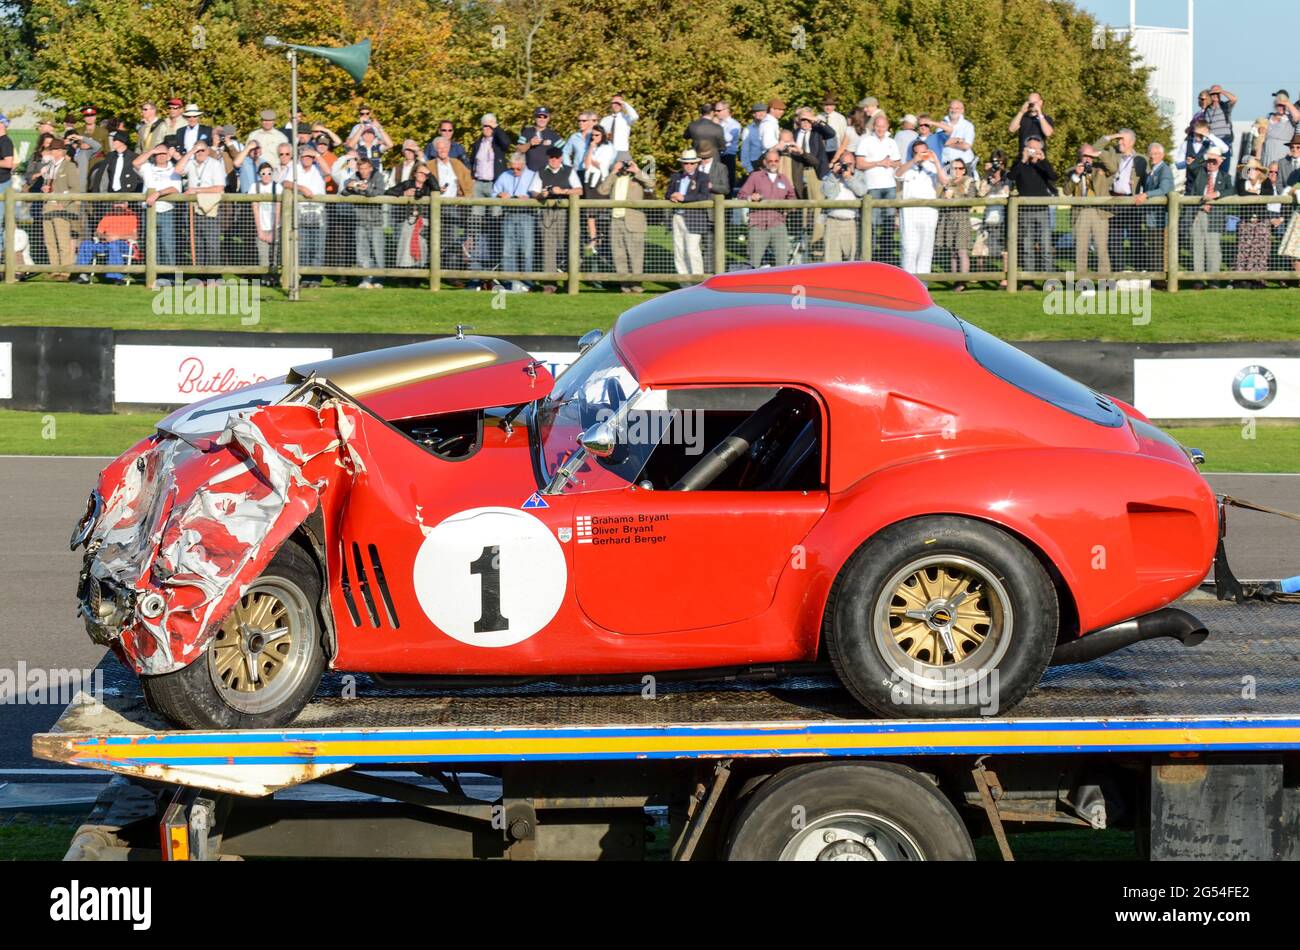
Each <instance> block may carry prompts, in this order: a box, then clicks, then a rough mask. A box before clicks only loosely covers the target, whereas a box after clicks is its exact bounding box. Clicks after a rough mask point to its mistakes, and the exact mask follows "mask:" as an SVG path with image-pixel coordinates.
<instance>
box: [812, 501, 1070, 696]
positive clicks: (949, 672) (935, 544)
mask: <svg viewBox="0 0 1300 950" xmlns="http://www.w3.org/2000/svg"><path fill="white" fill-rule="evenodd" d="M1057 626H1058V604H1057V598H1056V589H1055V587H1053V585H1052V581H1051V578H1050V577H1048V575H1047V572H1046V571H1045V570H1044V569H1043V566H1042V565H1041V564H1040V563H1039V562H1038V559H1037V558H1036V557H1034V555H1033V554H1032V553H1031V552H1030V551H1029V550H1028V549H1027V548H1026V547H1025V546H1024V545H1023V544H1021V543H1020V541H1019V540H1017V539H1016V538H1014V537H1012V536H1011V535H1009V534H1007V533H1006V532H1004V531H1001V530H999V529H998V528H995V527H993V526H992V525H988V524H985V523H983V522H980V521H973V520H970V519H967V518H958V517H952V516H933V517H926V518H917V519H914V520H912V521H905V522H901V523H900V524H896V525H892V526H891V527H889V528H886V529H885V530H884V531H882V532H881V533H880V534H878V535H877V536H876V537H874V538H872V539H871V540H870V541H869V542H867V544H865V545H863V547H862V548H861V549H860V550H859V551H858V552H857V553H856V554H855V555H854V556H853V558H852V559H851V560H850V562H849V563H848V565H847V566H846V567H845V568H844V570H843V571H842V572H841V575H840V577H839V578H838V579H837V580H836V582H835V587H834V589H833V591H832V596H831V603H830V604H829V606H828V609H827V613H826V628H825V630H824V635H825V639H826V648H827V653H828V654H829V656H830V659H831V662H832V664H833V665H834V667H835V670H836V672H837V673H838V674H839V676H840V679H841V680H843V682H844V684H845V686H847V687H848V689H849V691H850V692H851V693H853V695H854V697H855V698H857V699H858V701H859V702H861V703H862V704H863V705H865V706H867V707H868V708H870V709H871V710H873V711H875V712H877V713H879V714H881V715H884V716H903V717H938V716H971V715H979V714H986V715H987V714H992V713H996V712H999V711H1004V710H1007V709H1010V708H1011V707H1012V706H1014V705H1015V704H1016V703H1018V702H1020V700H1022V699H1023V698H1024V697H1025V694H1026V693H1028V692H1029V690H1031V689H1032V688H1033V687H1034V686H1035V685H1036V684H1037V683H1038V681H1039V679H1040V678H1041V677H1042V675H1043V671H1044V670H1045V669H1047V664H1048V662H1049V661H1050V660H1051V655H1052V650H1053V648H1054V646H1055V644H1056V637H1057Z"/></svg>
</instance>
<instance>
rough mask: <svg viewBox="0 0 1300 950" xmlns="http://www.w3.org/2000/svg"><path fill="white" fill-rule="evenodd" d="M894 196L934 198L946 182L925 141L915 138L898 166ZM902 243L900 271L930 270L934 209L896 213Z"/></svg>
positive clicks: (932, 248)
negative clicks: (911, 146) (909, 156)
mask: <svg viewBox="0 0 1300 950" xmlns="http://www.w3.org/2000/svg"><path fill="white" fill-rule="evenodd" d="M895 176H896V177H897V178H898V185H899V189H898V197H899V198H901V199H904V200H908V199H919V198H936V197H938V188H937V186H939V185H946V184H947V183H948V175H947V174H946V173H945V172H944V170H943V165H942V164H941V163H940V162H939V157H938V156H937V155H935V154H934V152H932V151H930V149H929V147H928V146H927V145H926V144H925V142H923V141H921V140H919V139H918V140H917V142H916V145H915V146H914V147H913V149H912V157H911V159H910V160H909V161H907V162H906V163H905V164H903V165H901V166H899V168H898V171H897V172H896V173H895ZM899 217H900V219H901V222H902V227H901V228H900V230H899V233H900V237H901V239H902V242H903V270H905V271H907V272H908V273H909V274H928V273H930V264H931V258H932V257H933V256H934V230H935V227H936V226H937V225H938V223H939V209H938V208H903V209H902V211H901V213H900V215H899Z"/></svg>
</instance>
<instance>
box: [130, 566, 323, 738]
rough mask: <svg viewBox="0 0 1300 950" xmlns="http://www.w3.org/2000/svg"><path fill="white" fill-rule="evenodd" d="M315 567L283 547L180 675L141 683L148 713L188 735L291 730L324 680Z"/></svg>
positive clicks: (318, 585) (150, 678)
mask: <svg viewBox="0 0 1300 950" xmlns="http://www.w3.org/2000/svg"><path fill="white" fill-rule="evenodd" d="M320 597H321V580H320V571H319V570H318V569H317V567H316V562H315V561H314V560H313V559H312V557H311V555H309V554H308V553H307V552H306V551H304V550H303V549H302V548H301V547H300V546H299V545H297V544H295V543H294V542H292V541H289V542H286V543H285V544H284V545H283V546H282V547H281V548H280V550H279V551H277V552H276V555H275V558H274V559H273V560H272V561H271V563H270V564H269V565H267V568H266V570H264V571H263V572H262V574H261V575H260V576H259V577H258V578H257V579H256V580H255V581H253V582H252V583H251V584H250V585H249V586H248V590H247V591H245V593H244V596H243V597H242V598H241V599H240V600H239V601H238V602H237V603H236V604H235V606H234V607H233V608H232V609H231V611H230V613H229V614H228V615H227V616H226V618H225V620H223V621H222V624H221V627H220V628H219V629H218V630H217V632H216V633H214V634H213V637H212V640H211V641H210V642H209V643H208V647H207V650H205V651H204V653H203V654H202V655H201V656H200V657H199V658H198V659H197V660H195V661H194V662H193V663H191V664H190V665H189V666H187V667H185V668H184V669H180V670H176V671H174V672H172V673H164V674H163V675H161V676H146V677H142V679H141V683H142V684H143V686H144V695H145V699H146V701H147V702H148V703H149V706H150V708H151V709H153V710H154V711H155V712H157V713H158V714H159V715H161V716H163V717H165V718H166V719H168V720H170V721H171V722H173V723H175V724H176V725H178V726H182V727H185V728H188V729H270V728H275V727H277V726H284V725H287V724H288V723H290V722H292V721H293V720H294V719H295V718H296V717H297V715H298V714H299V713H300V712H302V710H303V707H304V706H306V705H307V703H308V702H310V701H311V698H312V696H314V695H315V694H316V688H317V687H318V686H319V685H320V680H321V675H322V674H323V673H324V672H325V648H324V646H323V643H322V625H321V622H320V609H319V605H320Z"/></svg>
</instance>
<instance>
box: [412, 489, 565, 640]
mask: <svg viewBox="0 0 1300 950" xmlns="http://www.w3.org/2000/svg"><path fill="white" fill-rule="evenodd" d="M567 583H568V568H567V567H566V566H565V562H564V551H563V549H562V548H561V547H560V544H559V542H558V541H556V540H555V538H554V537H553V536H552V534H551V530H550V528H548V527H547V526H546V525H545V524H543V523H542V522H541V521H539V520H538V519H537V518H535V517H533V516H532V515H530V514H525V513H524V512H522V511H516V510H515V509H513V508H470V509H469V510H468V511H460V512H457V513H456V514H454V515H451V516H450V517H448V518H445V519H444V520H443V521H441V522H439V523H438V524H437V525H436V526H435V527H434V528H433V530H431V531H430V532H429V534H428V535H427V536H426V537H425V539H424V543H423V544H421V545H420V551H419V553H418V554H416V556H415V595H416V597H417V598H418V599H419V601H420V606H421V607H422V608H423V609H424V612H425V614H426V615H428V617H429V619H430V620H432V621H433V622H434V624H435V625H437V627H438V629H439V630H441V631H442V632H443V633H445V634H447V636H449V637H452V638H453V639H456V640H459V641H460V642H461V643H468V644H469V645H470V646H476V647H508V646H511V645H512V644H515V643H519V642H520V641H522V640H527V639H528V638H529V637H531V636H532V635H533V634H535V633H536V632H537V631H539V630H541V629H542V628H543V627H544V626H546V625H547V624H548V623H550V622H551V618H552V617H554V616H555V613H556V611H557V610H559V609H560V604H561V603H563V602H564V589H565V586H566V584H567Z"/></svg>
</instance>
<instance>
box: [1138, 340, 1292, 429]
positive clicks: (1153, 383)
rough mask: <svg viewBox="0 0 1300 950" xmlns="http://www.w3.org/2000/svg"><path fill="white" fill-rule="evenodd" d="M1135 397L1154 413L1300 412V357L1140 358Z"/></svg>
mask: <svg viewBox="0 0 1300 950" xmlns="http://www.w3.org/2000/svg"><path fill="white" fill-rule="evenodd" d="M1133 403H1134V405H1136V406H1137V408H1138V409H1139V410H1141V411H1142V412H1144V413H1146V414H1147V415H1148V416H1150V417H1151V418H1152V419H1242V418H1247V417H1251V416H1265V417H1268V418H1275V419H1286V418H1300V358H1297V357H1280V356H1279V357H1270V356H1267V355H1266V354H1260V353H1255V354H1250V353H1248V354H1246V355H1243V356H1228V357H1216V358H1213V359H1171V358H1164V359H1136V360H1134V361H1133Z"/></svg>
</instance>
